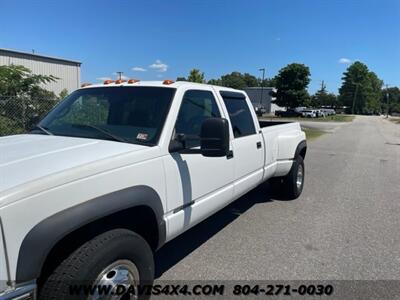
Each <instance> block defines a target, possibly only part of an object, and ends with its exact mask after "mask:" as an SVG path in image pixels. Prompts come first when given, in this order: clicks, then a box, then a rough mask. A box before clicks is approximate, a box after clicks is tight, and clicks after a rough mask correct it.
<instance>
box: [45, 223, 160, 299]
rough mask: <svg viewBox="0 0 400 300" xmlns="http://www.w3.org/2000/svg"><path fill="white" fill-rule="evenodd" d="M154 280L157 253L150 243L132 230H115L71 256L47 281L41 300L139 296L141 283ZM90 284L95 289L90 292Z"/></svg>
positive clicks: (88, 243)
mask: <svg viewBox="0 0 400 300" xmlns="http://www.w3.org/2000/svg"><path fill="white" fill-rule="evenodd" d="M153 279H154V262H153V253H152V250H151V248H150V246H149V245H148V244H147V242H146V241H145V240H144V239H143V238H142V237H141V236H139V235H138V234H136V233H134V232H132V231H129V230H126V229H115V230H110V231H108V232H105V233H103V234H100V235H99V236H97V237H95V238H94V239H92V240H90V241H88V242H86V243H85V244H83V245H82V246H81V247H79V248H78V249H77V250H75V251H74V252H73V253H72V254H71V255H70V256H69V257H67V258H66V259H65V260H64V261H63V262H62V263H61V264H60V265H59V266H58V267H57V268H56V269H55V270H54V272H53V273H52V274H51V275H50V276H49V277H48V278H47V280H46V281H45V282H44V284H43V286H42V287H41V289H40V290H39V300H45V299H46V300H50V299H51V300H59V299H85V300H97V299H99V300H100V299H102V300H107V299H138V297H137V287H138V285H141V284H151V283H152V281H153ZM82 286H83V288H82ZM71 287H72V289H71ZM79 287H81V288H79ZM87 287H94V288H95V289H94V290H92V291H90V292H89V293H88V290H87ZM96 287H100V288H101V289H102V290H98V289H97V290H96ZM105 289H108V292H105ZM75 292H76V293H75ZM124 292H126V293H124ZM71 293H72V294H73V295H72V294H71ZM139 299H141V298H140V297H139Z"/></svg>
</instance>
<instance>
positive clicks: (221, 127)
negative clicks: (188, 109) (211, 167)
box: [200, 118, 229, 157]
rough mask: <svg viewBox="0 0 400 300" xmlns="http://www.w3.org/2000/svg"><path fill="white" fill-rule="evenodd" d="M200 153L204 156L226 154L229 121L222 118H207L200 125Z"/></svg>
mask: <svg viewBox="0 0 400 300" xmlns="http://www.w3.org/2000/svg"><path fill="white" fill-rule="evenodd" d="M200 141H201V145H200V149H201V154H202V155H203V156H206V157H221V156H227V155H228V153H229V123H228V120H227V119H224V118H208V119H206V120H205V121H204V122H203V124H202V126H201V133H200Z"/></svg>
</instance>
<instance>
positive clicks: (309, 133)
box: [302, 128, 326, 140]
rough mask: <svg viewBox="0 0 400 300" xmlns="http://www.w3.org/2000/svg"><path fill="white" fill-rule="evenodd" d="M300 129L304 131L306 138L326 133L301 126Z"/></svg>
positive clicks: (310, 138) (314, 137)
mask: <svg viewBox="0 0 400 300" xmlns="http://www.w3.org/2000/svg"><path fill="white" fill-rule="evenodd" d="M302 130H303V131H304V132H305V134H306V138H307V140H314V139H316V138H319V137H320V136H321V135H323V134H325V133H326V132H325V131H322V130H318V129H310V128H302Z"/></svg>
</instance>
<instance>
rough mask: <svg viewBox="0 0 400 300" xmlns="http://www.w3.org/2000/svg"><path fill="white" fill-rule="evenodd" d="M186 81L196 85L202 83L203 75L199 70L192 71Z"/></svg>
mask: <svg viewBox="0 0 400 300" xmlns="http://www.w3.org/2000/svg"><path fill="white" fill-rule="evenodd" d="M187 81H189V82H197V83H204V82H205V80H204V73H203V72H200V70H199V69H192V70H191V71H190V74H189V76H188V79H187Z"/></svg>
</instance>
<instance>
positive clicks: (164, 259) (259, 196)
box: [154, 182, 287, 278]
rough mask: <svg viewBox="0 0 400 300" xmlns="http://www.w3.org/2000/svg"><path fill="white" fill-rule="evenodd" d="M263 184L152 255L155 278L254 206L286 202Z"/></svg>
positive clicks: (267, 184) (268, 185)
mask: <svg viewBox="0 0 400 300" xmlns="http://www.w3.org/2000/svg"><path fill="white" fill-rule="evenodd" d="M286 200H287V199H284V198H282V197H279V196H278V194H277V193H276V191H275V189H274V188H272V187H271V186H270V184H269V183H268V182H267V183H264V184H262V185H260V186H259V187H257V188H256V189H254V190H252V191H250V192H249V193H247V194H245V195H244V196H242V197H240V198H239V199H238V200H236V201H234V202H233V203H231V204H229V205H228V206H227V207H225V208H223V209H222V210H220V211H219V212H217V213H215V214H214V215H212V216H210V217H209V218H207V219H206V220H204V221H203V222H201V223H199V224H198V225H196V226H194V227H193V228H191V229H189V230H187V231H186V232H184V233H183V234H181V235H180V236H178V237H176V238H175V239H173V240H172V241H170V242H169V243H167V244H166V245H164V246H163V247H162V248H161V249H160V250H159V251H157V252H156V254H155V257H154V259H155V278H159V277H160V276H161V275H162V274H163V273H165V272H166V271H168V270H169V269H170V268H172V267H173V266H174V265H175V264H177V263H178V262H179V261H181V260H182V259H183V258H185V257H186V256H187V255H189V254H190V253H191V252H193V251H194V250H195V249H196V248H198V247H199V246H200V245H202V244H203V243H205V242H206V241H207V240H208V239H210V238H211V237H213V236H214V235H215V234H217V233H218V232H219V231H220V230H222V229H223V228H224V227H226V226H227V225H229V224H230V223H231V222H233V221H234V220H235V219H236V218H238V217H240V215H241V214H243V213H245V212H246V211H247V210H248V209H250V208H251V207H253V206H254V205H255V204H257V203H267V202H272V201H286Z"/></svg>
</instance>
